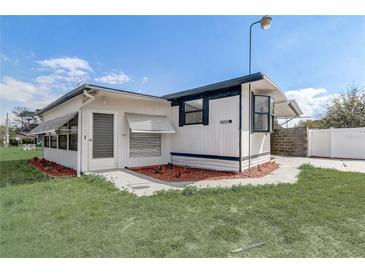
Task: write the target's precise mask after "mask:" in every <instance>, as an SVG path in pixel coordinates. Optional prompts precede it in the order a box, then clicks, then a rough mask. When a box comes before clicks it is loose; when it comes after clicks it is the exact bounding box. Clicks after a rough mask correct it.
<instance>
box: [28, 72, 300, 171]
mask: <svg viewBox="0 0 365 274" xmlns="http://www.w3.org/2000/svg"><path fill="white" fill-rule="evenodd" d="M250 91H251V92H250ZM250 101H251V103H250ZM38 114H39V115H40V116H41V117H42V119H43V123H42V124H41V125H40V126H38V127H37V128H35V129H34V130H33V131H32V134H37V135H39V137H40V138H42V140H43V157H44V158H45V159H47V160H50V161H54V162H57V163H59V164H61V165H64V166H67V167H71V168H74V169H76V170H77V171H78V174H81V173H83V172H89V171H97V170H106V169H115V168H124V167H136V166H150V165H161V164H168V163H173V164H177V165H186V166H191V167H199V168H207V169H216V170H227V171H236V172H240V171H243V170H245V169H247V168H248V167H249V165H250V166H254V165H257V164H261V163H265V162H267V161H269V160H270V133H271V129H272V124H273V117H274V116H277V117H293V116H300V115H301V114H302V111H301V109H300V107H299V106H298V104H297V103H296V102H295V101H294V100H288V99H287V97H286V96H285V94H284V92H283V91H282V90H281V89H280V88H279V87H278V86H277V85H276V84H275V83H274V82H273V81H271V80H270V79H269V78H268V77H267V76H266V75H264V74H263V73H254V74H250V75H246V76H243V77H238V78H234V79H231V80H227V81H223V82H218V83H214V84H210V85H206V86H202V87H198V88H194V89H189V90H185V91H180V92H176V93H172V94H168V95H165V96H161V97H159V96H152V95H147V94H141V93H136V92H130V91H125V90H119V89H114V88H108V87H101V86H96V85H92V84H83V85H81V86H79V87H77V88H75V89H74V90H72V91H70V92H68V93H66V94H65V95H64V96H62V97H61V98H59V99H57V100H56V101H54V102H53V103H51V104H50V105H48V106H46V107H45V108H43V109H42V110H40V111H39V112H38Z"/></svg>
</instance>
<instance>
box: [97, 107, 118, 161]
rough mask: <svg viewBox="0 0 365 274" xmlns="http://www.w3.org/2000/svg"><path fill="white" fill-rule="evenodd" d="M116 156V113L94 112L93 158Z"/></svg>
mask: <svg viewBox="0 0 365 274" xmlns="http://www.w3.org/2000/svg"><path fill="white" fill-rule="evenodd" d="M113 157H114V115H113V114H105V113H93V158H113Z"/></svg>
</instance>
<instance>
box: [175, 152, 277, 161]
mask: <svg viewBox="0 0 365 274" xmlns="http://www.w3.org/2000/svg"><path fill="white" fill-rule="evenodd" d="M170 154H171V155H172V156H182V157H192V158H204V159H216V160H226V161H236V162H239V161H240V157H235V156H221V155H210V154H196V153H183V152H171V153H170ZM269 154H270V152H264V153H259V154H255V155H251V159H254V158H258V157H261V156H266V155H269ZM241 160H242V161H245V160H248V156H245V157H242V158H241Z"/></svg>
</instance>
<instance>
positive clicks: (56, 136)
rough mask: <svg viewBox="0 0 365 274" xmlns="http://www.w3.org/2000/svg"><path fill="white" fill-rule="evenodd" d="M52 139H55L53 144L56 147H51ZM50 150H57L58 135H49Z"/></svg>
mask: <svg viewBox="0 0 365 274" xmlns="http://www.w3.org/2000/svg"><path fill="white" fill-rule="evenodd" d="M52 137H55V138H56V141H55V143H56V147H53V146H52ZM49 143H50V146H49V147H50V148H53V149H58V135H50V142H49Z"/></svg>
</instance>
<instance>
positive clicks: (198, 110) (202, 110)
mask: <svg viewBox="0 0 365 274" xmlns="http://www.w3.org/2000/svg"><path fill="white" fill-rule="evenodd" d="M197 100H201V102H202V107H201V109H197V110H189V111H186V103H188V102H191V101H197ZM197 112H201V114H202V119H201V122H197V123H186V114H189V113H197ZM203 115H204V100H203V98H198V99H194V100H189V101H184V126H185V125H186V126H190V125H201V124H203V122H204V117H203Z"/></svg>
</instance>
